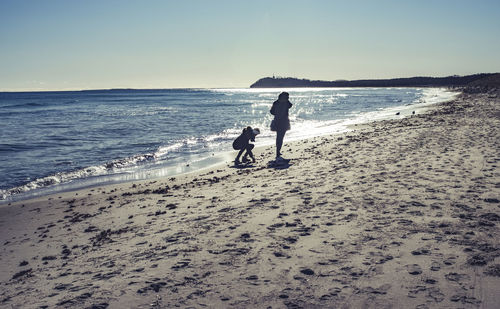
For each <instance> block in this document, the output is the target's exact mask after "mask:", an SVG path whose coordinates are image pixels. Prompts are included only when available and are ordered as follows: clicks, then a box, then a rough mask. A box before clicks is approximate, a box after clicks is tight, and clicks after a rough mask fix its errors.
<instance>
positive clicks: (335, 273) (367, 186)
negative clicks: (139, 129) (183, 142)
mask: <svg viewBox="0 0 500 309" xmlns="http://www.w3.org/2000/svg"><path fill="white" fill-rule="evenodd" d="M292 126H293V124H292ZM257 145H258V139H257ZM283 153H284V156H285V157H286V158H289V159H291V161H290V166H288V167H287V168H283V169H275V168H270V167H268V166H267V163H268V161H269V160H271V159H272V158H273V154H274V149H273V147H262V148H259V149H258V150H257V152H256V157H257V163H255V164H254V165H251V166H249V167H248V168H243V169H237V168H234V167H230V166H229V164H224V165H221V166H217V167H215V168H213V169H210V170H203V171H200V172H197V173H193V174H187V175H181V176H178V177H175V178H167V179H160V180H150V181H142V182H134V183H126V184H121V185H112V186H101V187H95V188H90V189H86V190H80V191H76V192H67V193H61V194H57V195H52V196H45V197H42V198H37V199H33V200H27V201H21V202H16V203H12V204H9V205H1V206H0V231H1V233H0V238H1V240H0V241H1V243H2V249H1V251H0V263H1V265H2V271H1V272H0V287H1V288H0V291H1V292H0V307H2V308H54V307H60V308H174V307H181V308H202V307H206V308H419V309H423V308H498V306H499V304H500V229H499V224H500V167H499V165H500V94H498V93H493V92H489V93H478V94H462V95H460V96H459V97H458V98H457V99H456V100H454V101H452V102H447V103H443V104H440V105H439V106H437V107H435V108H433V109H431V110H430V111H428V112H427V113H425V114H417V115H412V116H409V117H407V118H403V119H398V120H391V121H382V122H376V123H371V124H368V125H365V126H359V127H355V128H354V131H352V132H349V133H345V134H342V135H332V136H322V137H317V138H313V139H309V140H302V141H296V142H293V143H290V142H287V141H286V137H285V146H284V148H283Z"/></svg>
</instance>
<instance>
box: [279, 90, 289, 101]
mask: <svg viewBox="0 0 500 309" xmlns="http://www.w3.org/2000/svg"><path fill="white" fill-rule="evenodd" d="M289 96H290V95H289V94H288V92H282V93H280V95H279V96H278V100H281V99H288V97H289Z"/></svg>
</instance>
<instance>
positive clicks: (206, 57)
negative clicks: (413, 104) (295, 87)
mask: <svg viewBox="0 0 500 309" xmlns="http://www.w3.org/2000/svg"><path fill="white" fill-rule="evenodd" d="M499 33H500V1H498V0H494V1H483V0H476V1H470V0H467V1H462V0H453V1H452V0H432V1H430V0H419V1H404V0H377V1H374V0H372V1H356V0H352V1H345V0H344V1H336V0H329V1H326V0H325V1H320V0H308V1H294V0H287V1H272V0H266V1H261V0H251V1H250V0H246V1H239V0H231V1H229V0H228V1H219V0H210V1H208V0H199V1H197V0H182V1H181V0H177V1H170V0H163V1H154V0H151V1H146V0H142V1H134V0H128V1H106V0H98V1H94V0H86V1H71V0H64V1H55V0H54V1H52V0H46V1H40V0H0V91H36V90H70V89H71V90H78V89H108V88H234V87H241V88H246V87H249V86H250V85H251V84H252V83H253V82H255V81H256V80H258V79H259V78H262V77H266V76H273V75H275V76H282V77H298V78H308V79H313V80H338V79H348V80H352V79H366V78H370V79H377V78H393V77H411V76H449V75H467V74H474V73H480V72H487V73H492V72H500V35H499Z"/></svg>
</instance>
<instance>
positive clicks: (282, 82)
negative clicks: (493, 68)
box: [250, 73, 500, 88]
mask: <svg viewBox="0 0 500 309" xmlns="http://www.w3.org/2000/svg"><path fill="white" fill-rule="evenodd" d="M491 79H495V80H498V79H500V73H480V74H474V75H466V76H458V75H453V76H447V77H408V78H392V79H362V80H335V81H323V80H309V79H299V78H294V77H274V76H273V77H264V78H261V79H259V80H258V81H256V82H255V83H253V84H252V85H251V86H250V88H297V87H325V88H327V87H464V86H468V85H470V84H474V83H477V82H478V81H482V80H491Z"/></svg>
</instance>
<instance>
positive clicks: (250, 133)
mask: <svg viewBox="0 0 500 309" xmlns="http://www.w3.org/2000/svg"><path fill="white" fill-rule="evenodd" d="M258 134H260V130H259V129H257V128H256V129H252V127H246V128H245V129H243V132H242V133H241V135H240V136H238V137H237V138H236V139H235V140H234V142H233V149H234V150H239V152H238V155H237V156H236V159H235V160H234V164H235V165H239V164H241V162H240V156H241V155H242V154H243V152H244V151H246V153H245V155H244V156H243V159H242V162H243V163H247V162H249V160H248V156H250V158H252V162H253V163H255V157H254V156H253V153H252V149H253V148H254V147H255V145H254V144H251V143H250V141H252V142H255V136H257V135H258Z"/></svg>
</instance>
